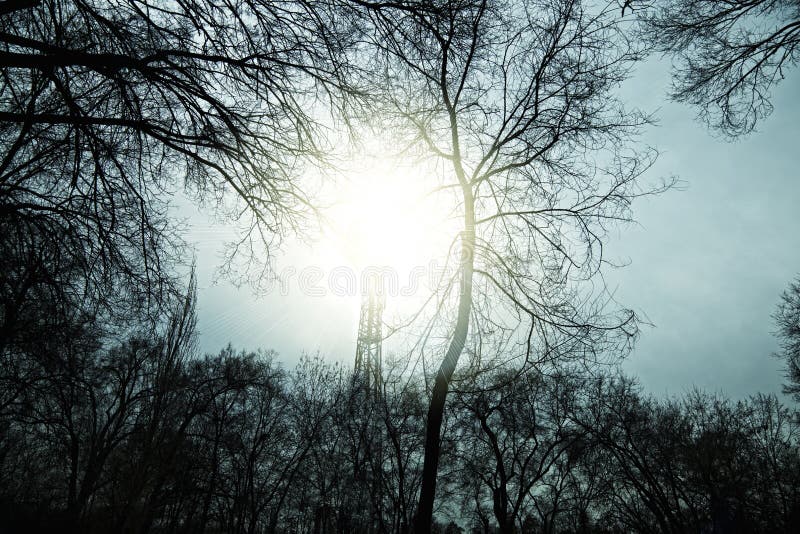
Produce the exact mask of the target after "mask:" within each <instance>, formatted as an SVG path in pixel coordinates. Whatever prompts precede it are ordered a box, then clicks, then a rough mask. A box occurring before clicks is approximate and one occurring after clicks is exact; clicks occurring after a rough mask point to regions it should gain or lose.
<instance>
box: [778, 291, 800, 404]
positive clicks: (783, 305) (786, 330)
mask: <svg viewBox="0 0 800 534" xmlns="http://www.w3.org/2000/svg"><path fill="white" fill-rule="evenodd" d="M774 318H775V322H776V323H777V325H778V332H777V334H778V339H779V340H780V344H781V351H780V352H779V353H778V357H779V358H781V359H784V360H785V361H786V379H787V380H788V383H786V384H784V387H783V390H784V393H787V394H789V395H792V396H794V398H795V400H797V401H800V279H798V280H795V281H794V282H793V283H791V284H789V288H788V289H787V290H786V291H784V292H783V294H782V295H781V302H780V304H778V309H777V311H776V312H775V315H774Z"/></svg>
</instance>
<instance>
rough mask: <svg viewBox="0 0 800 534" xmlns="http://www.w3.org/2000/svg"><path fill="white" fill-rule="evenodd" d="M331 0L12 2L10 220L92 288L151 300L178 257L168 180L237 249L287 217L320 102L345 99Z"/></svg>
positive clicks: (4, 46)
mask: <svg viewBox="0 0 800 534" xmlns="http://www.w3.org/2000/svg"><path fill="white" fill-rule="evenodd" d="M337 9H338V8H337V5H336V4H335V3H325V2H318V3H307V2H283V3H281V4H275V3H274V2H269V1H251V2H235V3H228V2H206V1H190V2H179V3H177V4H174V5H171V4H163V3H161V2H157V1H154V2H147V1H146V2H138V1H133V0H118V1H114V2H92V1H88V2H87V1H72V0H43V1H40V2H5V3H4V4H3V14H2V17H1V18H0V69H1V71H2V78H1V79H0V138H1V139H2V142H0V224H2V226H3V233H4V234H6V232H9V233H18V234H21V235H20V236H19V237H18V238H17V242H18V244H19V243H28V242H31V241H36V242H37V243H39V242H41V243H50V246H51V247H54V248H55V247H60V249H61V252H60V254H61V255H62V256H64V257H66V258H69V257H70V256H74V258H73V259H72V260H71V261H72V263H74V264H81V266H82V268H83V269H84V271H85V272H84V276H85V283H86V287H87V288H88V289H94V293H95V298H101V297H102V298H108V297H109V295H111V294H113V291H110V290H109V289H108V283H109V280H116V281H117V283H119V284H122V283H123V282H126V283H127V284H126V285H127V288H126V290H127V292H129V293H131V294H137V295H139V298H140V300H141V301H142V303H143V304H145V305H150V304H154V303H158V302H159V299H161V298H162V295H163V292H164V291H168V290H169V289H170V286H171V283H170V282H171V275H172V274H173V273H172V272H171V266H172V265H173V263H174V261H176V260H177V261H183V257H182V253H181V249H180V248H179V246H180V241H179V239H178V238H177V235H176V233H175V232H174V231H173V230H174V229H175V228H174V223H171V222H169V221H168V207H169V199H170V198H171V197H172V196H173V194H174V192H175V190H176V189H178V188H181V187H182V188H183V189H184V190H185V191H186V192H187V194H188V195H189V196H190V197H194V198H196V199H198V200H200V201H202V202H204V203H205V204H206V205H211V206H214V205H216V207H217V208H219V210H218V213H219V214H220V215H222V216H223V217H226V218H229V219H232V220H235V221H237V222H238V223H240V225H241V227H242V228H243V230H244V233H243V234H242V235H241V236H239V237H240V239H241V240H240V241H239V243H238V245H237V247H236V248H245V249H247V248H249V247H252V246H256V245H258V244H269V243H272V242H273V241H274V240H276V239H279V238H280V236H281V235H282V234H283V233H284V232H285V231H288V230H291V229H293V228H295V229H296V228H297V227H298V225H300V224H302V221H303V218H304V217H305V216H306V215H307V214H308V202H309V200H308V199H309V196H308V194H307V191H308V189H307V188H305V187H304V186H303V184H301V183H300V182H301V181H300V179H299V178H300V172H301V169H302V167H303V166H304V165H307V164H312V163H314V162H319V161H320V160H321V158H322V156H323V155H324V149H325V148H326V141H325V131H326V130H325V127H324V126H323V124H322V121H323V120H324V114H325V113H326V112H328V111H332V110H333V108H334V107H337V106H340V105H345V104H344V102H345V100H346V99H347V96H348V91H347V89H346V87H345V86H344V83H343V81H344V78H343V74H344V72H345V69H344V66H343V61H344V59H346V57H347V56H346V54H343V53H342V51H343V49H344V47H345V46H346V41H345V40H344V38H345V37H346V35H347V31H348V30H347V25H348V23H347V19H346V17H343V16H340V15H341V13H340V12H339V11H338V10H337ZM340 30H341V31H340ZM18 261H19V260H18ZM111 307H112V308H113V306H111Z"/></svg>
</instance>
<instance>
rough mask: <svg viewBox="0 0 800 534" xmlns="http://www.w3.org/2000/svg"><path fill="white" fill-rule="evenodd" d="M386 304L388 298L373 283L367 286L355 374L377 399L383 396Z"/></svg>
mask: <svg viewBox="0 0 800 534" xmlns="http://www.w3.org/2000/svg"><path fill="white" fill-rule="evenodd" d="M385 304H386V296H385V295H384V294H383V291H382V290H380V289H379V287H378V286H377V284H376V283H374V281H373V283H370V284H369V285H368V286H367V289H366V291H365V292H364V297H363V300H362V301H361V318H360V319H359V323H358V340H357V341H356V366H355V372H356V376H357V377H359V378H360V380H362V381H363V383H364V386H365V389H366V391H367V392H369V393H373V394H374V395H375V396H376V398H377V397H379V396H380V395H381V390H382V388H383V382H382V379H381V369H382V366H383V357H382V354H381V345H382V341H383V329H382V327H381V324H382V321H383V308H384V306H385Z"/></svg>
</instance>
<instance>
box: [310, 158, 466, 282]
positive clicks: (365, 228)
mask: <svg viewBox="0 0 800 534" xmlns="http://www.w3.org/2000/svg"><path fill="white" fill-rule="evenodd" d="M354 167H357V168H356V169H355V170H353V171H351V172H348V175H347V176H346V177H343V179H342V181H341V182H340V183H338V184H337V186H338V187H337V191H336V193H335V194H334V197H335V200H334V202H333V205H332V206H331V207H330V208H329V209H328V210H327V214H326V218H327V221H328V231H327V232H326V234H327V235H326V240H327V241H328V245H329V246H330V248H332V249H333V251H334V253H335V254H336V255H337V256H338V258H339V260H340V261H343V262H344V263H346V264H347V265H348V266H350V267H352V268H354V269H355V270H356V272H359V271H362V270H363V269H365V268H367V267H371V266H377V267H391V268H392V269H395V270H396V271H397V272H398V274H401V275H402V273H404V272H408V271H409V270H410V269H413V268H415V267H425V268H427V267H428V266H429V264H430V262H431V261H433V260H435V259H436V258H438V257H440V256H442V255H443V254H446V253H447V250H448V247H449V244H450V242H451V240H452V239H453V236H454V235H455V233H454V232H455V229H456V228H457V224H455V222H454V221H453V218H452V217H451V216H450V215H451V214H450V206H449V205H448V203H447V202H443V197H444V195H442V194H441V193H439V194H435V193H433V192H434V190H435V189H436V186H437V181H436V180H435V178H434V177H433V176H432V175H431V171H430V170H429V169H427V170H426V169H424V168H423V167H421V166H414V165H410V164H403V163H399V162H397V161H396V160H390V159H388V158H385V159H378V158H372V159H367V160H365V161H360V162H358V165H357V166H356V165H354ZM426 171H427V172H426ZM401 281H402V280H401Z"/></svg>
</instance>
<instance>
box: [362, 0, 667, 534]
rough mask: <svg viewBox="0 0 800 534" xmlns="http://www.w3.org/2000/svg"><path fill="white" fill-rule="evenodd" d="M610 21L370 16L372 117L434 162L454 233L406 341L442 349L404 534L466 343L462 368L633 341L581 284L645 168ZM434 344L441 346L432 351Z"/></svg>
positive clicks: (413, 9)
mask: <svg viewBox="0 0 800 534" xmlns="http://www.w3.org/2000/svg"><path fill="white" fill-rule="evenodd" d="M617 14H618V12H617V7H616V6H612V5H609V6H607V8H603V7H602V6H601V7H600V8H597V7H596V6H593V7H591V8H589V7H587V6H584V5H582V4H581V3H580V2H577V1H573V0H566V1H560V0H559V1H540V2H487V1H480V0H476V1H462V2H436V3H428V2H426V3H414V2H410V3H403V4H383V5H382V7H381V8H380V9H376V10H373V11H372V12H371V16H372V18H373V21H374V26H375V27H376V29H377V30H376V35H377V38H375V39H374V42H373V45H374V46H375V47H377V48H378V50H379V51H380V52H379V54H377V55H376V57H375V58H374V61H373V63H374V64H375V65H378V69H380V70H379V72H382V73H384V75H385V76H384V78H383V79H382V80H381V81H379V82H377V83H380V84H382V85H383V94H384V95H385V96H384V98H383V100H382V103H383V104H384V106H385V107H384V110H383V113H384V116H386V117H387V119H388V121H389V123H390V124H393V125H395V128H397V125H404V126H406V127H407V129H406V130H404V131H405V132H410V133H409V134H408V135H407V136H406V137H404V138H403V139H402V140H403V142H404V143H405V146H408V147H409V150H411V147H413V148H414V149H416V150H417V151H418V153H420V154H422V156H423V157H425V158H427V159H429V160H433V161H435V166H436V167H435V168H436V169H437V170H439V171H440V176H439V178H440V182H439V183H438V184H435V185H438V186H439V187H440V189H441V190H445V191H451V192H452V193H453V196H452V197H451V198H452V199H453V204H452V205H451V206H447V205H443V208H442V209H443V210H452V211H453V212H455V213H458V216H459V217H460V221H461V226H462V229H461V232H460V235H459V236H457V238H456V239H455V240H454V246H456V248H457V250H459V252H457V253H456V254H455V256H456V259H455V264H456V269H454V270H453V271H452V272H453V273H454V274H453V276H451V277H449V278H448V277H445V279H444V280H443V282H442V286H441V288H440V293H439V294H438V296H437V298H435V299H432V302H433V303H434V304H433V305H434V306H435V308H436V310H435V313H433V314H432V317H433V318H432V319H431V321H430V322H429V323H428V325H427V326H426V327H425V329H424V331H423V335H422V336H421V339H422V340H423V341H421V342H420V343H419V344H418V345H417V348H419V350H420V351H421V352H424V353H430V352H431V351H439V350H441V353H440V354H441V358H440V359H438V361H437V362H436V363H435V364H434V369H436V371H435V377H434V382H433V389H432V397H431V401H430V405H429V411H428V416H427V437H426V442H425V463H424V471H423V479H422V488H421V493H420V501H419V509H418V513H417V524H416V528H417V530H418V531H419V532H427V531H429V529H430V525H431V522H432V513H433V503H434V495H435V490H436V474H437V471H438V458H439V449H440V437H441V436H440V434H441V425H442V421H443V414H444V409H445V401H446V397H447V392H448V389H449V384H450V381H451V379H452V378H453V373H454V371H455V369H456V365H457V363H458V361H459V358H460V356H461V354H462V353H463V352H464V350H465V347H468V352H469V353H470V354H471V355H472V356H473V360H480V358H481V354H490V353H492V352H493V353H494V354H497V355H500V354H502V358H503V359H520V358H521V360H519V361H523V360H524V361H527V362H528V363H532V362H534V361H536V362H538V363H543V362H544V361H547V360H548V359H551V358H558V357H565V356H564V355H567V354H570V355H572V356H573V357H577V358H578V359H580V358H588V359H593V358H595V357H597V355H598V354H601V353H602V352H603V351H606V352H607V353H610V352H612V351H613V349H614V348H624V347H625V346H626V345H627V343H628V342H629V341H630V340H631V339H632V338H633V337H634V336H635V335H636V332H637V328H636V321H635V318H634V316H633V314H632V313H630V312H627V311H616V310H611V312H610V313H607V312H606V310H605V309H604V308H606V306H605V304H607V303H608V301H609V300H610V297H609V296H608V295H605V294H604V293H603V291H602V289H601V290H599V291H595V292H592V291H591V290H590V289H589V288H588V286H586V285H581V283H580V282H581V281H585V280H588V279H591V278H593V277H594V275H596V274H597V273H598V272H600V269H601V267H602V266H603V264H604V262H605V260H604V257H603V248H602V246H603V245H602V244H603V237H604V234H605V230H606V228H607V225H608V224H609V223H613V222H615V221H624V220H627V219H628V217H629V207H630V202H631V200H632V199H633V198H634V197H635V196H637V195H638V194H642V193H644V192H645V191H644V190H642V189H640V188H639V186H638V185H637V178H638V177H639V176H640V175H641V173H642V172H643V171H644V170H645V169H646V168H647V167H648V166H649V164H650V163H651V161H652V153H650V152H647V151H644V152H637V151H636V150H632V149H630V148H629V144H628V141H629V140H630V139H631V138H632V137H633V136H635V135H636V134H637V132H638V129H639V127H640V126H641V125H643V124H644V123H646V121H647V118H646V117H644V116H642V115H641V114H639V113H635V112H633V113H631V112H628V111H626V110H624V109H623V107H622V106H621V104H620V103H619V102H618V101H617V100H616V99H615V98H614V95H613V91H614V89H615V87H616V86H617V85H618V84H619V83H620V82H621V81H622V80H623V79H624V78H625V76H626V74H627V71H628V67H629V66H630V64H631V62H632V61H634V60H636V59H637V58H638V54H637V51H636V50H635V49H634V48H633V47H632V46H631V44H630V43H629V42H628V41H626V39H625V38H624V35H622V32H621V31H620V28H619V27H618V26H617V18H618V17H617ZM450 259H451V260H452V259H453V258H452V257H451V258H450ZM451 313H452V315H451ZM471 324H472V325H473V330H472V336H473V337H472V341H471V339H470V335H469V334H470V325H471ZM437 329H438V330H437ZM432 332H435V333H436V334H432ZM609 334H612V335H609ZM437 336H441V338H442V339H445V340H446V343H444V345H438V346H432V341H431V340H433V339H437ZM489 339H493V340H494V341H493V343H494V346H493V347H492V350H488V346H487V344H486V343H488V340H489ZM426 341H427V343H426ZM473 341H474V342H473ZM498 343H500V344H499V345H498ZM481 347H484V348H487V350H486V351H485V352H481V350H480V349H481ZM478 364H480V362H478Z"/></svg>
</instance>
